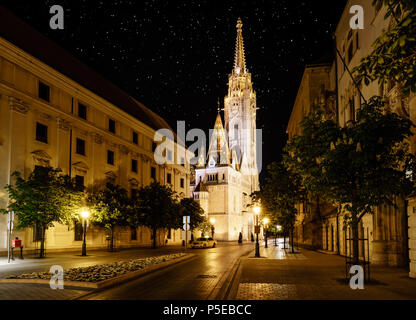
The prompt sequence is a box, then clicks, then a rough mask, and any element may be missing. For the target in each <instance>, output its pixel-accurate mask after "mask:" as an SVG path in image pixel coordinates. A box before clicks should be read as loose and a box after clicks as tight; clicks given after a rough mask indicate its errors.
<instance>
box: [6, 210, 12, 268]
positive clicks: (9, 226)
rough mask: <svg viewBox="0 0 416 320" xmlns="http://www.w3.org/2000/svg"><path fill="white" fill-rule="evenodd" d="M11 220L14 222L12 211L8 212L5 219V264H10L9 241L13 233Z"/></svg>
mask: <svg viewBox="0 0 416 320" xmlns="http://www.w3.org/2000/svg"><path fill="white" fill-rule="evenodd" d="M13 220H14V211H9V216H8V219H7V263H10V258H11V248H10V239H11V238H12V232H13Z"/></svg>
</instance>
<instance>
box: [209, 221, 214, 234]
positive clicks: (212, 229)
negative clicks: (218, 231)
mask: <svg viewBox="0 0 416 320" xmlns="http://www.w3.org/2000/svg"><path fill="white" fill-rule="evenodd" d="M209 222H211V237H212V239H214V232H215V227H214V223H215V218H210V219H209Z"/></svg>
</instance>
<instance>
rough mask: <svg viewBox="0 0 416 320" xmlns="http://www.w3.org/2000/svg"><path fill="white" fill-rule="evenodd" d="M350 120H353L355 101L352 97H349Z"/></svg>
mask: <svg viewBox="0 0 416 320" xmlns="http://www.w3.org/2000/svg"><path fill="white" fill-rule="evenodd" d="M349 105H350V120H353V121H355V102H354V98H351V99H350V103H349Z"/></svg>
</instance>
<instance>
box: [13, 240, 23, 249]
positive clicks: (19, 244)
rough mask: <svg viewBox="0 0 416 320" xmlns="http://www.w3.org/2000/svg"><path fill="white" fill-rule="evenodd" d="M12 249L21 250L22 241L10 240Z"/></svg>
mask: <svg viewBox="0 0 416 320" xmlns="http://www.w3.org/2000/svg"><path fill="white" fill-rule="evenodd" d="M12 247H13V248H21V247H22V240H20V239H13V240H12Z"/></svg>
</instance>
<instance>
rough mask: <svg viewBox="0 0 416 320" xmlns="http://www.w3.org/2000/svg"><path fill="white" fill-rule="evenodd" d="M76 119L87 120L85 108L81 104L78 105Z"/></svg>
mask: <svg viewBox="0 0 416 320" xmlns="http://www.w3.org/2000/svg"><path fill="white" fill-rule="evenodd" d="M78 117H80V118H82V119H84V120H87V107H86V106H85V105H83V104H82V103H78Z"/></svg>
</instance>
